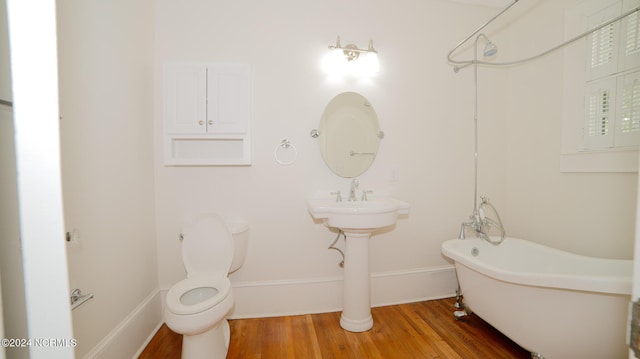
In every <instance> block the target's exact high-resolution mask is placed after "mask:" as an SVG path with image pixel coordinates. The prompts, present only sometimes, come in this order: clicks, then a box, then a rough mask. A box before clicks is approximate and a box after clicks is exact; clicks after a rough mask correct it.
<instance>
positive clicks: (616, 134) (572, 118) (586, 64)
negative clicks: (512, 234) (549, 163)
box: [561, 0, 640, 172]
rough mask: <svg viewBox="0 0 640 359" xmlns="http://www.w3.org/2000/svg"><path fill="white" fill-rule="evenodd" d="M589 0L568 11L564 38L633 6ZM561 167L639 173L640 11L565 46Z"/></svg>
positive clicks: (623, 0)
mask: <svg viewBox="0 0 640 359" xmlns="http://www.w3.org/2000/svg"><path fill="white" fill-rule="evenodd" d="M636 6H637V0H586V1H581V2H579V3H578V4H577V5H576V6H574V7H573V8H571V9H568V10H567V12H566V13H565V38H566V39H570V38H573V37H575V36H576V35H578V34H580V33H583V32H585V31H588V30H589V29H592V28H595V27H597V26H598V25H600V24H602V23H605V22H606V21H608V20H611V19H613V18H615V17H618V16H619V15H621V14H623V13H625V12H627V11H630V10H632V9H634V8H635V7H636ZM564 51H565V59H564V72H565V74H564V118H563V127H562V159H561V168H562V170H563V171H566V172H635V171H637V168H638V154H637V153H638V147H639V145H640V16H639V14H638V12H635V13H633V14H631V15H629V16H627V17H625V18H623V19H622V20H620V21H616V22H614V23H612V24H609V25H607V26H605V27H603V28H601V29H598V30H596V31H594V32H593V33H592V34H590V35H589V36H587V37H586V38H585V39H583V40H581V41H578V42H576V43H574V44H572V45H570V46H568V47H566V48H565V50H564Z"/></svg>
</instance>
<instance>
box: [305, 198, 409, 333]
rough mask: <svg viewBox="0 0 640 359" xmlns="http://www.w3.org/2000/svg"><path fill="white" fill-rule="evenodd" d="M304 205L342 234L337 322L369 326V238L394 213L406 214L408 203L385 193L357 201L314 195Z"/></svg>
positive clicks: (359, 328)
mask: <svg viewBox="0 0 640 359" xmlns="http://www.w3.org/2000/svg"><path fill="white" fill-rule="evenodd" d="M307 208H308V210H309V213H311V216H313V217H314V218H315V219H320V220H322V221H323V222H324V224H325V225H327V226H329V227H334V228H339V229H341V230H342V231H343V232H344V234H345V236H346V249H345V253H344V284H343V286H344V290H343V303H342V307H343V309H342V317H341V318H340V326H341V327H342V328H344V329H346V330H348V331H351V332H364V331H367V330H369V329H371V327H373V317H372V316H371V290H370V282H371V280H370V274H369V238H370V237H371V234H372V233H373V232H375V231H376V230H378V229H380V228H384V227H388V226H392V225H394V224H395V223H396V221H397V220H398V215H400V214H408V213H409V204H408V203H406V202H402V201H399V200H397V199H393V198H389V197H372V198H370V199H369V200H367V201H357V202H348V201H346V202H345V201H343V202H336V199H335V198H333V199H332V198H316V199H310V200H308V201H307Z"/></svg>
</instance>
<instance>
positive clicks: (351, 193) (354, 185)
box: [349, 178, 360, 202]
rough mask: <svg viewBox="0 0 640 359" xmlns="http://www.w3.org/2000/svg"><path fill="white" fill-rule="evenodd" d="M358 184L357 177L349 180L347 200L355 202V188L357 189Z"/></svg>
mask: <svg viewBox="0 0 640 359" xmlns="http://www.w3.org/2000/svg"><path fill="white" fill-rule="evenodd" d="M359 185H360V183H358V179H357V178H354V179H353V180H352V181H351V190H349V202H355V201H356V200H357V198H356V189H358V186H359Z"/></svg>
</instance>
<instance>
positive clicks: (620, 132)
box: [615, 71, 640, 146]
mask: <svg viewBox="0 0 640 359" xmlns="http://www.w3.org/2000/svg"><path fill="white" fill-rule="evenodd" d="M618 81H619V82H620V84H619V89H618V93H619V94H620V98H619V104H618V108H619V109H620V110H619V111H618V112H619V115H618V116H616V118H617V123H616V127H617V130H616V140H615V142H616V146H633V145H637V144H638V143H640V142H639V141H640V71H637V72H634V73H631V74H628V75H625V76H623V77H622V78H621V79H620V80H618Z"/></svg>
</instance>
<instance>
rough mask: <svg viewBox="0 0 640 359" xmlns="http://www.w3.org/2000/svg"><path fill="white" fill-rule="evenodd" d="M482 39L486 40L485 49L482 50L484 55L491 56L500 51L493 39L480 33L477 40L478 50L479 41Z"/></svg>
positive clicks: (476, 46)
mask: <svg viewBox="0 0 640 359" xmlns="http://www.w3.org/2000/svg"><path fill="white" fill-rule="evenodd" d="M480 39H484V41H485V42H486V44H485V45H484V51H482V54H483V55H484V57H491V56H493V55H495V54H496V53H497V52H498V48H497V47H496V45H494V44H493V42H491V40H489V38H488V37H487V35H485V34H479V35H478V36H477V37H476V41H475V51H476V52H477V51H478V41H479V40H480Z"/></svg>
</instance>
